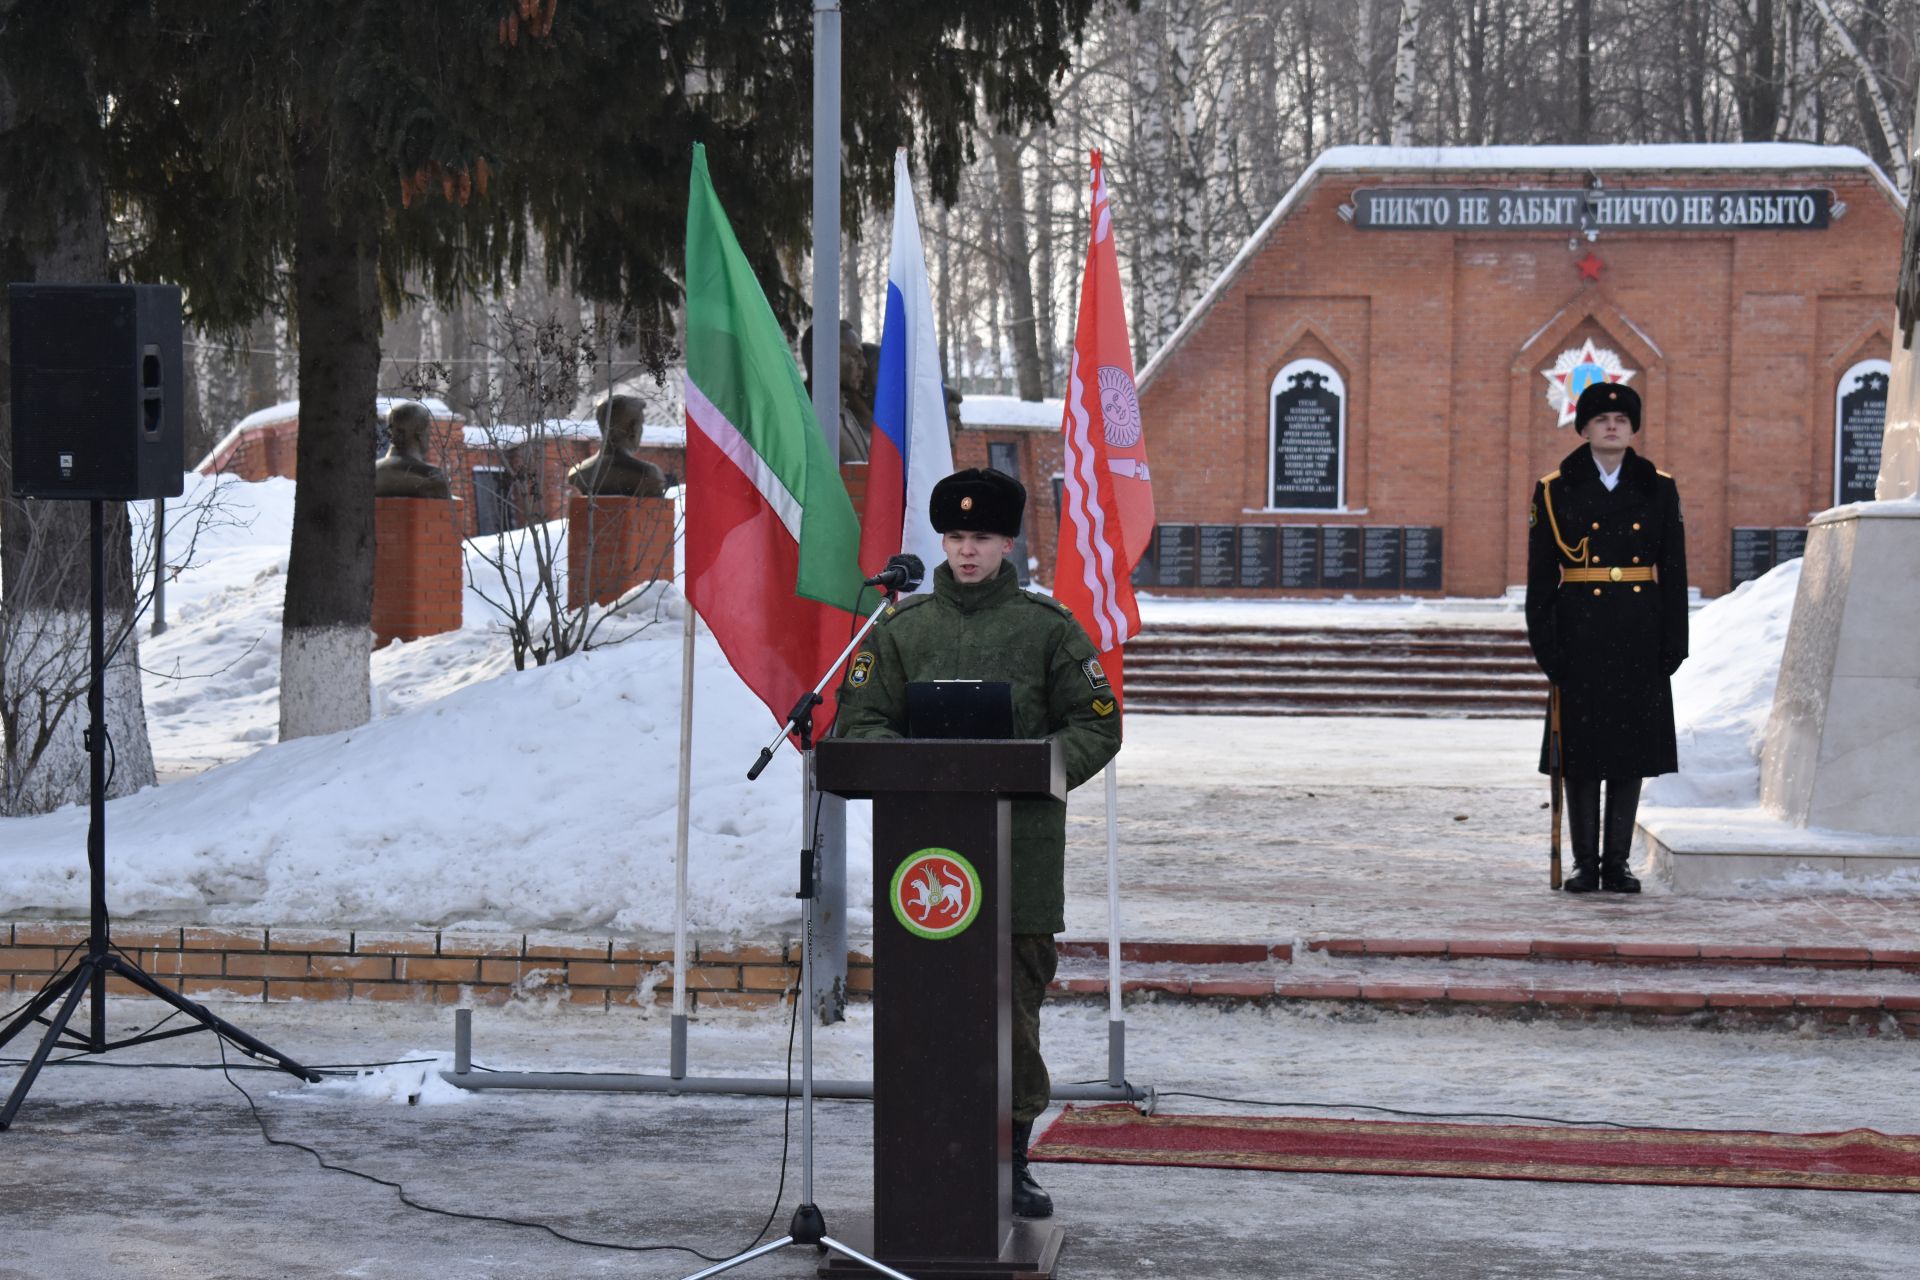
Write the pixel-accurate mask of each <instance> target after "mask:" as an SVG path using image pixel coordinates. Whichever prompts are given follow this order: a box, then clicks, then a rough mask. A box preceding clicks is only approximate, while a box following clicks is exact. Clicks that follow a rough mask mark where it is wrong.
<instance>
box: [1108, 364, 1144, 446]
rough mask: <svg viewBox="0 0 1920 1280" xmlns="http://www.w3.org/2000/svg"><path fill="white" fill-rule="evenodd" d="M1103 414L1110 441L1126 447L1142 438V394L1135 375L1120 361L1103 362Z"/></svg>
mask: <svg viewBox="0 0 1920 1280" xmlns="http://www.w3.org/2000/svg"><path fill="white" fill-rule="evenodd" d="M1098 380H1099V383H1100V417H1101V420H1102V421H1103V422H1104V423H1105V424H1106V437H1107V443H1108V444H1110V445H1112V446H1113V447H1114V448H1116V449H1125V448H1127V447H1129V446H1130V445H1133V444H1137V443H1138V442H1139V440H1140V396H1139V394H1138V393H1137V392H1136V391H1135V390H1134V389H1133V375H1132V374H1130V373H1128V372H1127V371H1126V370H1125V369H1122V368H1121V367H1120V366H1119V365H1117V364H1103V365H1101V366H1100V373H1099V379H1098Z"/></svg>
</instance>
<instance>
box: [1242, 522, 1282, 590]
mask: <svg viewBox="0 0 1920 1280" xmlns="http://www.w3.org/2000/svg"><path fill="white" fill-rule="evenodd" d="M1279 535H1280V531H1279V530H1278V529H1277V528H1275V527H1274V526H1273V525H1270V524H1243V525H1241V526H1240V531H1239V540H1240V546H1239V551H1240V585H1241V586H1243V587H1252V588H1254V589H1256V590H1262V589H1265V588H1267V587H1277V586H1279V585H1280V551H1279V542H1280V537H1279Z"/></svg>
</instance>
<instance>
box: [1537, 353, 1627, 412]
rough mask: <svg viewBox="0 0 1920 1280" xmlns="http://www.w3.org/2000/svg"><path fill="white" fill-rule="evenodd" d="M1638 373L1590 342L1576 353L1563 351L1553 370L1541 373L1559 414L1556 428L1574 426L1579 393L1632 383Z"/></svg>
mask: <svg viewBox="0 0 1920 1280" xmlns="http://www.w3.org/2000/svg"><path fill="white" fill-rule="evenodd" d="M1635 372H1636V371H1635V370H1633V369H1629V368H1627V366H1626V365H1624V364H1622V363H1621V362H1620V355H1619V353H1618V352H1615V351H1608V350H1607V349H1605V348H1604V347H1595V346H1594V345H1593V339H1592V338H1588V339H1587V340H1586V341H1585V342H1583V343H1581V344H1580V346H1579V348H1578V349H1577V350H1573V351H1562V352H1561V353H1560V358H1559V359H1557V360H1555V361H1554V362H1553V368H1551V369H1545V370H1542V371H1541V374H1540V376H1541V377H1543V378H1545V379H1546V380H1547V403H1548V404H1550V405H1552V406H1553V407H1554V409H1556V410H1557V411H1558V412H1559V414H1560V419H1559V421H1558V422H1556V423H1554V425H1555V426H1557V427H1570V426H1572V425H1573V419H1574V410H1576V409H1577V408H1578V407H1579V405H1580V393H1581V392H1582V391H1585V390H1586V389H1587V388H1588V387H1590V386H1592V385H1593V384H1594V383H1596V382H1621V383H1625V382H1631V381H1632V380H1633V375H1634V373H1635Z"/></svg>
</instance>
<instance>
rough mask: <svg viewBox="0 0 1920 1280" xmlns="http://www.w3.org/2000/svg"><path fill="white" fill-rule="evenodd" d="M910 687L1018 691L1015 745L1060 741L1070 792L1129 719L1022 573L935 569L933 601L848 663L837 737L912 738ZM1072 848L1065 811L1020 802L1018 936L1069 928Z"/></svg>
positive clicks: (920, 603) (1058, 612)
mask: <svg viewBox="0 0 1920 1280" xmlns="http://www.w3.org/2000/svg"><path fill="white" fill-rule="evenodd" d="M910 680H1005V681H1007V682H1008V683H1009V684H1011V685H1012V686H1013V731H1014V734H1015V736H1017V737H1021V738H1047V737H1051V738H1056V739H1058V740H1059V742H1060V747H1061V752H1062V755H1063V756H1064V758H1065V762H1066V769H1067V785H1068V786H1069V787H1077V786H1079V785H1080V784H1081V783H1083V782H1085V781H1086V780H1087V779H1088V778H1091V777H1093V775H1094V774H1096V773H1098V772H1100V769H1101V767H1102V766H1104V765H1105V764H1106V763H1107V761H1109V760H1111V759H1112V758H1113V755H1114V753H1115V752H1116V751H1118V750H1119V749H1120V710H1119V707H1118V705H1117V704H1116V701H1115V699H1114V696H1113V689H1112V688H1111V687H1110V686H1109V685H1108V683H1107V677H1106V674H1105V673H1104V672H1102V671H1101V669H1100V662H1099V656H1098V654H1097V653H1096V652H1095V651H1094V647H1093V642H1092V641H1091V640H1089V639H1088V638H1087V633H1086V632H1085V631H1084V630H1082V629H1081V627H1080V624H1079V623H1078V622H1075V621H1074V620H1073V614H1072V613H1071V612H1069V611H1068V610H1067V608H1066V607H1065V606H1064V605H1060V604H1057V603H1055V602H1054V601H1053V600H1052V599H1051V598H1049V597H1047V596H1043V595H1036V594H1033V593H1031V592H1026V591H1022V590H1021V589H1020V584H1019V579H1017V578H1016V577H1015V576H1014V572H1013V566H1012V565H1007V564H1003V565H1002V566H1001V568H1000V573H999V576H997V577H995V578H994V579H992V580H991V581H988V582H982V583H977V584H972V585H967V584H963V583H959V582H956V581H955V580H954V577H953V573H952V571H951V570H949V569H948V568H947V566H946V565H944V564H942V565H940V566H939V567H938V568H936V569H935V570H934V573H933V591H932V593H931V594H928V595H916V596H910V597H908V598H907V599H906V600H904V601H902V602H901V603H900V605H899V606H898V607H897V608H896V609H894V611H893V612H892V613H891V614H889V615H887V616H886V617H885V618H884V619H883V620H882V622H881V623H880V625H879V626H877V627H875V628H874V629H873V631H872V632H871V633H870V634H869V635H868V637H867V640H866V643H865V644H863V645H862V647H861V649H860V651H859V652H858V653H856V654H855V655H854V657H853V661H852V662H851V663H849V664H848V667H847V676H846V679H845V681H844V682H843V683H842V684H841V687H840V711H839V718H838V728H837V729H836V732H837V733H838V734H839V735H840V736H842V737H847V738H898V737H901V736H903V735H904V734H905V733H906V727H907V682H908V681H910ZM1066 844H1067V806H1066V805H1065V804H1064V803H1062V802H1060V801H1057V800H1016V801H1014V802H1013V886H1012V888H1013V931H1014V932H1015V933H1058V932H1060V930H1061V929H1063V928H1065V927H1066V923H1065V919H1064V911H1065V904H1066Z"/></svg>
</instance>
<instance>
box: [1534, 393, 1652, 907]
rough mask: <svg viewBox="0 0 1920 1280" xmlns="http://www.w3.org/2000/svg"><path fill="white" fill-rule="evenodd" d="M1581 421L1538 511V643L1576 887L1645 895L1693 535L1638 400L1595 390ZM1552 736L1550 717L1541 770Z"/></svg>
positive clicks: (1546, 765)
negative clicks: (1646, 450) (1637, 439)
mask: <svg viewBox="0 0 1920 1280" xmlns="http://www.w3.org/2000/svg"><path fill="white" fill-rule="evenodd" d="M1574 423H1575V430H1576V431H1578V432H1579V434H1580V435H1581V436H1582V437H1584V438H1585V440H1586V443H1585V444H1583V445H1581V446H1580V447H1579V448H1578V449H1575V450H1574V451H1573V452H1572V453H1570V454H1568V455H1567V456H1566V458H1565V460H1564V461H1562V462H1561V464H1560V469H1559V470H1558V471H1555V472H1554V473H1553V474H1552V475H1548V476H1543V477H1542V478H1541V480H1540V482H1539V484H1537V485H1536V486H1535V487H1534V490H1533V505H1532V507H1531V508H1530V509H1529V510H1528V514H1527V524H1528V526H1529V529H1528V537H1527V640H1528V643H1529V644H1531V645H1532V647H1533V656H1534V660H1535V661H1536V662H1538V663H1539V664H1540V669H1541V671H1543V672H1545V673H1546V677H1547V679H1548V680H1550V681H1551V682H1552V683H1553V686H1554V690H1555V693H1554V697H1555V699H1556V701H1557V704H1558V707H1559V712H1560V716H1559V719H1560V726H1559V727H1560V742H1559V747H1560V758H1559V765H1560V772H1561V774H1562V776H1563V777H1564V778H1565V781H1566V794H1567V811H1568V827H1569V830H1570V834H1571V835H1572V838H1573V862H1574V874H1573V875H1572V876H1570V877H1569V878H1568V879H1567V881H1566V884H1565V886H1564V887H1565V889H1566V891H1567V892H1569V893H1591V892H1593V891H1594V890H1595V889H1601V890H1605V891H1607V892H1610V893H1638V892H1640V882H1639V881H1638V880H1636V879H1634V877H1633V876H1632V875H1631V874H1630V873H1629V872H1628V870H1627V855H1628V852H1629V851H1630V850H1631V848H1632V845H1633V827H1634V815H1635V812H1636V810H1637V809H1638V808H1639V804H1640V783H1641V780H1642V779H1643V778H1651V777H1654V776H1657V775H1659V774H1662V773H1672V772H1673V771H1674V770H1675V769H1676V768H1678V760H1677V750H1676V746H1675V742H1674V731H1673V689H1672V685H1671V683H1670V680H1669V678H1670V677H1671V676H1672V675H1673V673H1674V671H1675V670H1677V669H1678V668H1679V666H1680V664H1681V663H1682V662H1684V661H1685V660H1686V657H1687V548H1686V531H1685V529H1684V527H1683V526H1682V525H1681V522H1680V491H1679V489H1678V488H1677V487H1676V486H1675V485H1674V482H1673V477H1672V476H1670V475H1668V474H1667V473H1666V472H1664V471H1660V470H1658V469H1656V468H1655V467H1654V465H1653V464H1652V463H1651V462H1649V461H1647V460H1646V459H1645V458H1643V457H1641V456H1640V455H1639V454H1637V453H1635V452H1634V451H1633V449H1632V448H1630V447H1629V445H1628V442H1629V441H1630V440H1631V439H1632V437H1633V436H1634V434H1635V433H1637V432H1638V431H1639V430H1640V396H1639V394H1638V393H1637V392H1635V391H1634V390H1633V389H1632V388H1631V387H1627V386H1623V385H1621V384H1619V383H1614V382H1596V383H1594V384H1593V385H1591V386H1589V387H1588V388H1587V389H1586V390H1585V391H1582V392H1581V393H1580V399H1579V401H1578V404H1577V405H1576V408H1575V414H1574ZM1553 729H1554V726H1553V723H1552V714H1551V712H1550V713H1549V719H1548V727H1547V733H1548V741H1547V743H1546V744H1545V745H1544V746H1543V747H1542V750H1541V761H1540V771H1541V772H1542V773H1551V772H1552V767H1551V765H1552V761H1551V759H1550V757H1551V754H1552V750H1553V746H1554V744H1553V741H1552V736H1553ZM1602 782H1604V783H1605V784H1606V821H1605V824H1604V827H1603V826H1602V823H1601V813H1600V787H1601V783H1602Z"/></svg>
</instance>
